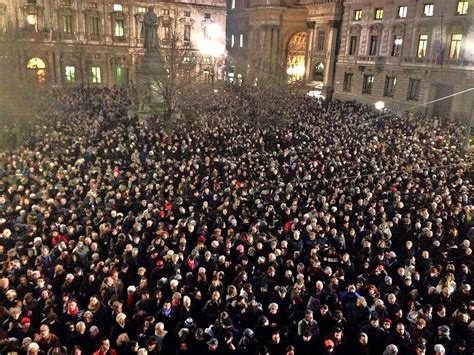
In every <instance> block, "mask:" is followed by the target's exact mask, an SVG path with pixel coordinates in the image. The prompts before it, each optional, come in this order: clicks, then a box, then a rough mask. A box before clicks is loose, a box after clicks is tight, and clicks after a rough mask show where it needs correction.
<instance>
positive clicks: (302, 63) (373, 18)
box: [227, 0, 474, 115]
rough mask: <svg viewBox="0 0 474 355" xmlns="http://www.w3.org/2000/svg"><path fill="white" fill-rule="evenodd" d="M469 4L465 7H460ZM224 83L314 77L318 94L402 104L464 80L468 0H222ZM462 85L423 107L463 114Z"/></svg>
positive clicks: (473, 33) (470, 36)
mask: <svg viewBox="0 0 474 355" xmlns="http://www.w3.org/2000/svg"><path fill="white" fill-rule="evenodd" d="M470 5H471V7H470ZM227 8H228V18H227V49H228V53H229V56H228V68H227V75H228V78H227V79H228V80H229V81H240V80H247V81H249V82H256V81H258V79H259V78H262V79H263V78H265V79H268V78H271V79H276V80H289V81H292V80H298V79H303V80H304V81H305V82H307V83H311V84H312V85H314V84H316V83H318V82H319V83H321V82H322V83H323V84H324V85H323V94H325V95H326V96H333V97H335V98H341V99H345V100H358V101H361V102H365V103H368V104H374V103H375V102H377V101H383V102H384V103H385V105H386V107H389V108H391V109H398V108H400V109H402V108H406V107H411V106H414V105H421V104H424V103H426V102H430V101H433V100H436V99H437V98H441V97H445V96H448V95H450V94H455V93H457V92H461V91H463V90H465V89H468V88H470V87H472V86H473V84H472V83H473V82H474V81H473V79H474V66H473V65H474V27H473V23H474V21H473V17H474V15H473V11H472V1H470V0H423V1H422V0H370V1H369V0H346V1H343V0H227ZM472 102H474V94H473V92H472V91H471V92H470V93H466V94H463V95H458V96H455V97H453V98H452V100H443V101H440V102H436V103H434V104H433V105H427V106H426V107H427V111H428V112H430V113H431V112H433V111H434V112H435V113H439V114H446V113H449V114H457V115H467V114H468V113H469V112H471V110H472V107H471V105H472Z"/></svg>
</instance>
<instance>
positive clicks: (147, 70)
mask: <svg viewBox="0 0 474 355" xmlns="http://www.w3.org/2000/svg"><path fill="white" fill-rule="evenodd" d="M178 14H179V12H178V11H177V10H176V11H174V12H172V13H171V14H170V15H166V16H162V17H161V27H162V28H163V29H164V34H165V35H164V38H163V39H162V40H161V41H160V48H159V50H158V51H155V52H153V51H152V52H147V53H146V54H145V56H144V57H143V61H142V68H141V73H142V77H143V76H144V77H145V78H144V79H145V80H142V82H141V83H140V85H141V86H142V88H141V89H142V96H144V99H145V100H146V101H147V102H148V104H149V106H150V107H149V108H150V110H151V111H154V112H161V113H162V114H163V115H164V117H165V118H167V119H169V118H171V117H174V116H176V115H177V113H178V112H179V111H180V110H179V107H180V101H181V100H182V99H183V98H184V96H185V95H186V93H187V91H189V89H190V88H191V87H192V86H193V85H195V84H196V80H195V79H196V76H197V71H196V61H197V56H196V49H194V48H193V47H192V44H191V41H190V38H189V32H188V31H189V28H186V26H185V25H184V24H182V23H181V20H180V19H179V17H178ZM143 91H144V93H143Z"/></svg>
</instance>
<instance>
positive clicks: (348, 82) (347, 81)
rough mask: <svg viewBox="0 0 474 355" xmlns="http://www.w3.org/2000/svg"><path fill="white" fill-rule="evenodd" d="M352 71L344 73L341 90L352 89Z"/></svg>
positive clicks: (347, 90) (348, 90)
mask: <svg viewBox="0 0 474 355" xmlns="http://www.w3.org/2000/svg"><path fill="white" fill-rule="evenodd" d="M352 77H353V74H352V73H344V88H343V90H344V91H346V92H350V91H351V90H352Z"/></svg>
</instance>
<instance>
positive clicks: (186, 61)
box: [183, 56, 191, 63]
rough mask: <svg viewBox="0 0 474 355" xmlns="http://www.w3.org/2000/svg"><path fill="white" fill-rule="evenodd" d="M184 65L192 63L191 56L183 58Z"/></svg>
mask: <svg viewBox="0 0 474 355" xmlns="http://www.w3.org/2000/svg"><path fill="white" fill-rule="evenodd" d="M183 63H191V57H189V56H185V57H183Z"/></svg>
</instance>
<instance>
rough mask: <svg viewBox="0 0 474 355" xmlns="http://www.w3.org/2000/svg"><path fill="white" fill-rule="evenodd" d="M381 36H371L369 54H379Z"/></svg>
mask: <svg viewBox="0 0 474 355" xmlns="http://www.w3.org/2000/svg"><path fill="white" fill-rule="evenodd" d="M378 43H379V36H370V47H369V55H377V49H378Z"/></svg>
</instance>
